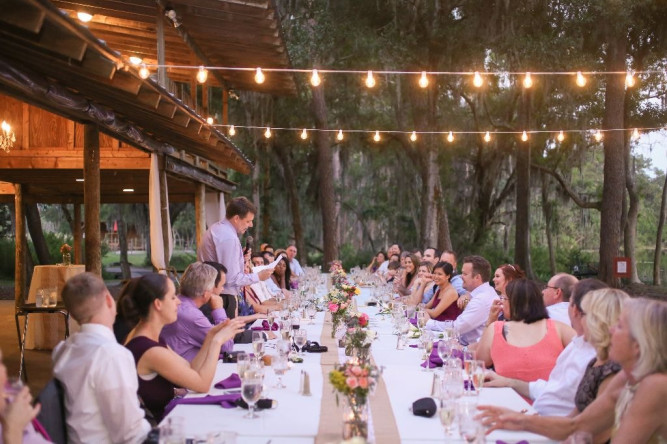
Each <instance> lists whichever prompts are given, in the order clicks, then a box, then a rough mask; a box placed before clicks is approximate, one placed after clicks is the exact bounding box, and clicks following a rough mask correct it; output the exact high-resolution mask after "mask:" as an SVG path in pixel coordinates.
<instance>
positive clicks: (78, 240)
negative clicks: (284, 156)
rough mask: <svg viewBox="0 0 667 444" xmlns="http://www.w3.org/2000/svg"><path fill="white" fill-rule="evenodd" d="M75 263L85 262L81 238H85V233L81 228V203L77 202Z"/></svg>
mask: <svg viewBox="0 0 667 444" xmlns="http://www.w3.org/2000/svg"><path fill="white" fill-rule="evenodd" d="M73 206H74V233H72V236H74V263H75V264H81V263H83V251H82V249H81V240H82V239H83V233H82V230H81V204H79V203H75V204H74V205H73Z"/></svg>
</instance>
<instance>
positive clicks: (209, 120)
mask: <svg viewBox="0 0 667 444" xmlns="http://www.w3.org/2000/svg"><path fill="white" fill-rule="evenodd" d="M206 123H208V124H209V125H213V117H207V118H206Z"/></svg>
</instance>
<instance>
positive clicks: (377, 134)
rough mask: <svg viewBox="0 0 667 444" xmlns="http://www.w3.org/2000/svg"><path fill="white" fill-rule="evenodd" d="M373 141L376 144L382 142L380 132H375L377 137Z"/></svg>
mask: <svg viewBox="0 0 667 444" xmlns="http://www.w3.org/2000/svg"><path fill="white" fill-rule="evenodd" d="M373 140H375V141H376V142H379V141H380V131H375V135H374V136H373Z"/></svg>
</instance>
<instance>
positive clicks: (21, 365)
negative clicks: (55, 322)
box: [17, 313, 28, 382]
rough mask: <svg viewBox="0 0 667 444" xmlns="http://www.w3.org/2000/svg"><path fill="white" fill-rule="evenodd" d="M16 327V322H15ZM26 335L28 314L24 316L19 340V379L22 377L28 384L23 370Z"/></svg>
mask: <svg viewBox="0 0 667 444" xmlns="http://www.w3.org/2000/svg"><path fill="white" fill-rule="evenodd" d="M17 325H18V322H17ZM27 334H28V314H27V313H26V314H25V324H24V325H23V337H22V338H21V362H20V364H19V379H21V377H23V380H24V381H25V382H28V372H27V371H26V368H25V337H26V335H27Z"/></svg>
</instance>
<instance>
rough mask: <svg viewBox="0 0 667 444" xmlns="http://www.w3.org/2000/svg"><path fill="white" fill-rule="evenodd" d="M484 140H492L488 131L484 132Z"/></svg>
mask: <svg viewBox="0 0 667 444" xmlns="http://www.w3.org/2000/svg"><path fill="white" fill-rule="evenodd" d="M484 142H487V143H488V142H491V134H489V132H488V131H487V132H486V134H484Z"/></svg>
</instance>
